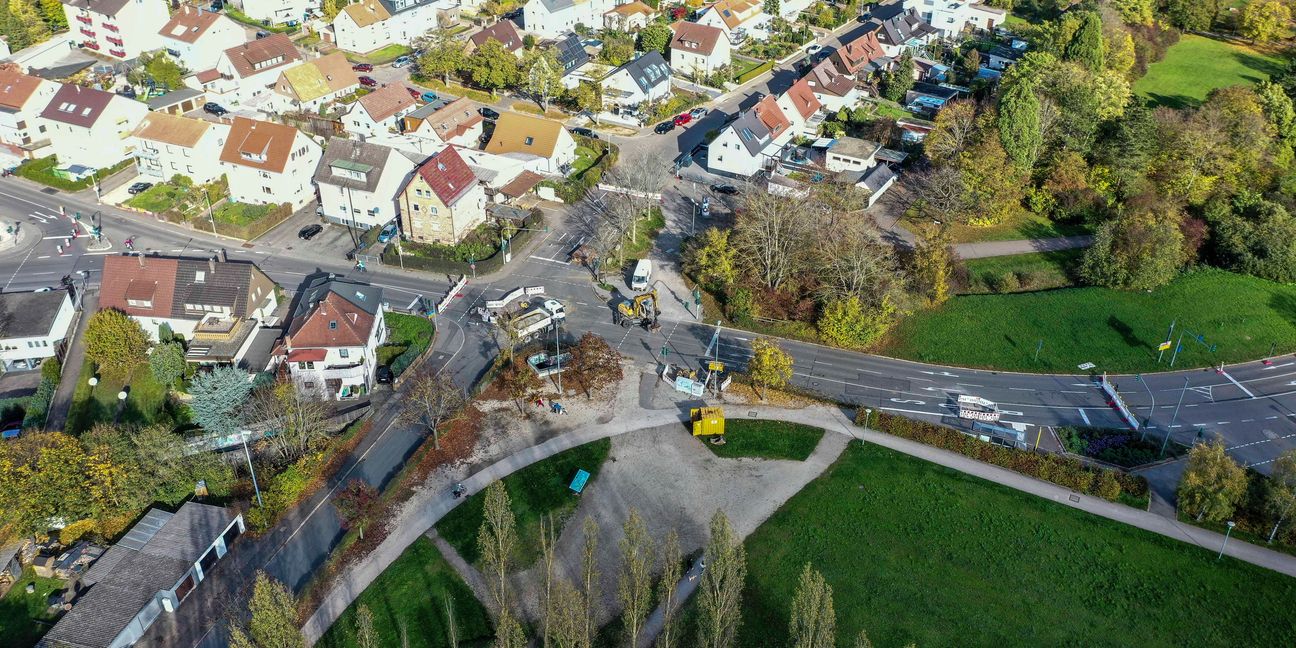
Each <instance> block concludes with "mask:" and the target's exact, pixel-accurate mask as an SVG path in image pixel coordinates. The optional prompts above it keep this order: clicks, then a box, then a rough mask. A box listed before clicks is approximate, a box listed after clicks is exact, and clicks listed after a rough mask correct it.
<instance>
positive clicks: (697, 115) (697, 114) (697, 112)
mask: <svg viewBox="0 0 1296 648" xmlns="http://www.w3.org/2000/svg"><path fill="white" fill-rule="evenodd" d="M706 114H707V109H706V108H703V107H701V106H699V107H697V108H694V109H693V110H690V111H689V115H691V116H692V117H693V119H702V118H703V117H706Z"/></svg>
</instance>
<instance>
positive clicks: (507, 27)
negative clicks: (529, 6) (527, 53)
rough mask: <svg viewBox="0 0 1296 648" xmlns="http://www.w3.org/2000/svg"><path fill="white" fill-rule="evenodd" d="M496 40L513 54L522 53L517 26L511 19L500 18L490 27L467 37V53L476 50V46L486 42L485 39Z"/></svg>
mask: <svg viewBox="0 0 1296 648" xmlns="http://www.w3.org/2000/svg"><path fill="white" fill-rule="evenodd" d="M490 40H494V41H498V42H499V44H500V45H503V46H504V49H506V50H508V51H510V52H512V53H513V54H514V55H515V56H521V55H522V37H521V36H519V35H518V32H517V28H516V27H514V26H513V21H512V20H500V21H498V22H496V23H495V24H494V25H491V26H490V27H486V28H484V29H482V30H481V31H479V32H477V33H476V34H473V35H472V36H471V37H469V38H468V43H467V45H466V50H467V53H468V54H472V53H473V52H475V51H477V48H479V47H481V46H482V45H485V44H486V41H490Z"/></svg>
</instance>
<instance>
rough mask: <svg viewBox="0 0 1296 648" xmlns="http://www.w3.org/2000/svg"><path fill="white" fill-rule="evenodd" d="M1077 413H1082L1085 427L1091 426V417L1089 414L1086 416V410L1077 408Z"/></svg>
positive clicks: (1081, 416)
mask: <svg viewBox="0 0 1296 648" xmlns="http://www.w3.org/2000/svg"><path fill="white" fill-rule="evenodd" d="M1076 411H1077V412H1080V418H1082V419H1084V422H1085V425H1089V415H1088V414H1085V411H1084V409H1083V408H1080V407H1077V408H1076Z"/></svg>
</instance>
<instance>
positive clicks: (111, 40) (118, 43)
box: [104, 36, 126, 47]
mask: <svg viewBox="0 0 1296 648" xmlns="http://www.w3.org/2000/svg"><path fill="white" fill-rule="evenodd" d="M104 40H106V41H108V42H109V43H112V44H113V45H116V46H117V47H124V46H125V45H126V43H125V42H123V41H122V39H120V38H117V37H116V36H108V37H106V38H104Z"/></svg>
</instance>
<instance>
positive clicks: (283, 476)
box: [247, 454, 322, 532]
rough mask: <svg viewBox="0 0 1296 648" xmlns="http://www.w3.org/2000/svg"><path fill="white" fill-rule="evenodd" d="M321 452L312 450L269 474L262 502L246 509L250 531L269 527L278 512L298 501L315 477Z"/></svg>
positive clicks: (258, 530) (277, 515) (272, 524)
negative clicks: (279, 470)
mask: <svg viewBox="0 0 1296 648" xmlns="http://www.w3.org/2000/svg"><path fill="white" fill-rule="evenodd" d="M321 456H322V455H319V454H314V455H309V456H306V457H303V458H301V459H298V460H297V461H295V462H293V463H292V464H289V466H288V467H287V468H285V469H284V470H283V471H282V472H280V473H279V474H277V475H275V476H274V477H272V478H270V483H269V484H268V485H266V487H265V489H264V490H263V491H262V493H261V499H262V500H263V501H264V502H265V506H257V507H253V508H252V509H251V510H250V511H248V515H247V522H248V525H249V526H250V527H251V528H252V530H253V531H256V532H264V531H266V530H268V529H270V527H272V526H274V524H275V522H277V521H278V519H279V516H280V515H281V514H283V513H284V512H285V511H287V510H288V509H290V508H292V507H293V506H296V505H297V502H298V501H300V500H301V499H302V497H303V496H305V494H306V492H307V490H308V489H309V488H310V487H311V484H312V483H313V482H314V481H315V478H316V476H317V471H318V469H319V462H320V457H321Z"/></svg>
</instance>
